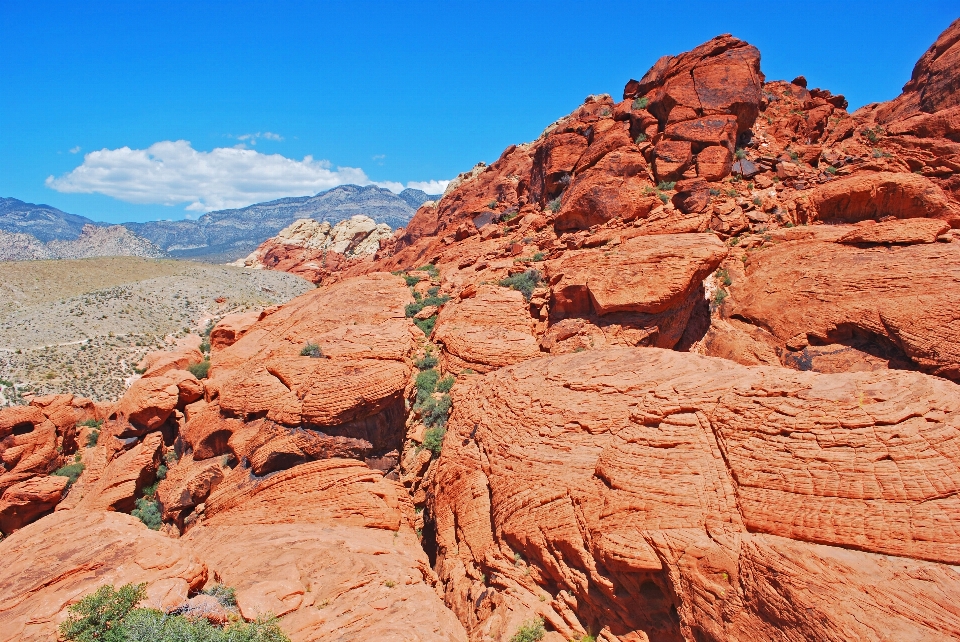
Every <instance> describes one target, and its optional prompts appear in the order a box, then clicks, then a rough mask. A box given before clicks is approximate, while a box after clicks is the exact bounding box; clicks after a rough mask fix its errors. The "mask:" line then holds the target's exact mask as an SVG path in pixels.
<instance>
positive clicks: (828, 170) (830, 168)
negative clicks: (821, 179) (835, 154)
mask: <svg viewBox="0 0 960 642" xmlns="http://www.w3.org/2000/svg"><path fill="white" fill-rule="evenodd" d="M824 171H825V172H826V173H827V174H831V175H832V174H836V173H837V168H836V167H834V166H833V165H827V167H826V169H825V170H824Z"/></svg>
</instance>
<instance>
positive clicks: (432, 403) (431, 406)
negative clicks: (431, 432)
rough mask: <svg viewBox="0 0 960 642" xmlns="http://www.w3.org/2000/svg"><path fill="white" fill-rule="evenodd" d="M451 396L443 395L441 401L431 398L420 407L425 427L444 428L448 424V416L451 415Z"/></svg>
mask: <svg viewBox="0 0 960 642" xmlns="http://www.w3.org/2000/svg"><path fill="white" fill-rule="evenodd" d="M451 406H452V403H451V401H450V395H447V394H445V395H443V396H442V397H440V399H437V398H435V397H432V396H431V397H429V398H427V399H426V400H424V402H423V404H421V405H420V412H421V415H422V417H423V425H425V426H427V427H434V426H439V427H442V426H443V425H444V424H446V423H447V415H449V414H450V407H451Z"/></svg>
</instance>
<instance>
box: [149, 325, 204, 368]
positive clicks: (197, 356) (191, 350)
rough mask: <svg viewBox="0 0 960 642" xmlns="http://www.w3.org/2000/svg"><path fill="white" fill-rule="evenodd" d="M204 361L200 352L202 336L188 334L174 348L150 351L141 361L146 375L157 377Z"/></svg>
mask: <svg viewBox="0 0 960 642" xmlns="http://www.w3.org/2000/svg"><path fill="white" fill-rule="evenodd" d="M201 361H203V354H201V352H200V337H199V336H198V335H196V334H190V335H187V336H186V337H185V338H184V339H182V340H181V341H180V343H179V344H178V345H177V347H176V349H174V350H158V351H155V352H148V353H147V354H146V356H144V357H143V360H142V361H141V362H140V368H141V369H142V370H144V373H143V376H144V377H157V376H159V375H162V374H166V373H167V372H169V371H171V370H186V369H187V366H189V365H191V364H194V363H200V362H201Z"/></svg>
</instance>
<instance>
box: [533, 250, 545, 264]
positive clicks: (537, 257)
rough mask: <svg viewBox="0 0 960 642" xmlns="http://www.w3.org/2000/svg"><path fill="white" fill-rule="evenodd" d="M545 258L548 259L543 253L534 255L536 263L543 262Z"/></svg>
mask: <svg viewBox="0 0 960 642" xmlns="http://www.w3.org/2000/svg"><path fill="white" fill-rule="evenodd" d="M545 258H547V255H546V254H544V253H543V252H534V253H533V260H534V261H536V262H539V261H542V260H543V259H545Z"/></svg>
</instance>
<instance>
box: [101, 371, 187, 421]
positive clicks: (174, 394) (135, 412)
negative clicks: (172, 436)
mask: <svg viewBox="0 0 960 642" xmlns="http://www.w3.org/2000/svg"><path fill="white" fill-rule="evenodd" d="M202 394H203V384H201V383H200V382H199V381H198V380H197V378H196V377H195V376H193V375H192V374H190V373H189V372H186V371H184V370H169V371H167V372H165V373H164V374H162V375H158V376H155V377H147V378H143V379H138V380H137V381H135V382H134V383H133V385H132V386H130V388H129V390H127V392H126V394H124V395H123V398H122V399H121V400H120V403H119V404H118V405H117V415H118V416H119V417H122V418H125V419H127V420H128V421H129V422H130V423H131V424H133V425H134V426H137V427H138V428H140V429H142V430H144V431H146V432H149V431H153V430H158V429H159V428H160V427H161V426H162V425H163V423H164V422H165V421H167V419H168V418H169V417H170V415H171V414H173V411H174V410H175V409H176V408H177V407H178V406H180V407H183V406H184V405H186V404H188V403H193V402H194V401H196V400H197V399H199V398H200V397H201V396H202Z"/></svg>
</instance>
